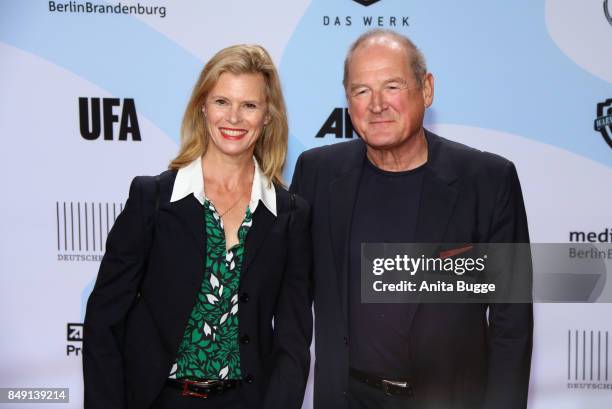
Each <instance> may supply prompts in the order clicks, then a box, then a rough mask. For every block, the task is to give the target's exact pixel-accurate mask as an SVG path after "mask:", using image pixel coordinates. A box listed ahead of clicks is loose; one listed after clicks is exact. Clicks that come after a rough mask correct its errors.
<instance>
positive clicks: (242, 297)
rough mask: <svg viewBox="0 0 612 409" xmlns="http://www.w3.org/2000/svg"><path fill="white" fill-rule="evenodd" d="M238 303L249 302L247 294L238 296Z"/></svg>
mask: <svg viewBox="0 0 612 409" xmlns="http://www.w3.org/2000/svg"><path fill="white" fill-rule="evenodd" d="M240 301H241V302H247V301H249V293H242V295H240Z"/></svg>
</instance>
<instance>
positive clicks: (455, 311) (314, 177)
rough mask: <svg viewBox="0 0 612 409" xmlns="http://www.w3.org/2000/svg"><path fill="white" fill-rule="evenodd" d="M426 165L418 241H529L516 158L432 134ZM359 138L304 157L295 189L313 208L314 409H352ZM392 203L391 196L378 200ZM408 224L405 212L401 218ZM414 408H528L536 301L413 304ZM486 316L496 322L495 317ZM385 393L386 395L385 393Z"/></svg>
mask: <svg viewBox="0 0 612 409" xmlns="http://www.w3.org/2000/svg"><path fill="white" fill-rule="evenodd" d="M425 134H426V138H427V143H428V163H427V166H426V167H425V169H424V172H425V173H424V179H423V188H422V190H421V199H420V204H419V210H418V215H417V225H416V233H415V238H416V240H415V242H421V243H527V242H529V233H528V229H527V218H526V215H525V209H524V205H523V198H522V194H521V188H520V184H519V180H518V176H517V174H516V170H515V168H514V165H513V164H512V163H511V162H509V161H508V160H506V159H504V158H502V157H500V156H497V155H493V154H490V153H486V152H481V151H478V150H476V149H472V148H469V147H467V146H465V145H461V144H459V143H456V142H452V141H449V140H446V139H444V138H441V137H439V136H437V135H435V134H433V133H431V132H428V131H426V132H425ZM365 152H366V147H365V144H364V143H363V141H362V140H361V139H357V140H354V141H349V142H345V143H339V144H335V145H331V146H324V147H320V148H315V149H312V150H309V151H306V152H304V153H302V155H300V157H299V158H298V161H297V164H296V169H295V173H294V175H293V182H292V184H291V190H292V191H294V192H296V193H298V194H300V195H301V196H302V197H304V198H305V199H306V200H307V201H308V202H309V204H310V206H311V211H312V224H311V233H312V237H313V257H314V260H315V261H314V280H315V290H314V295H315V298H314V308H315V317H316V318H315V325H316V328H315V347H316V350H315V352H316V353H315V356H316V362H315V387H314V407H315V409H327V408H329V409H342V408H346V407H347V399H346V394H347V391H348V377H349V374H348V370H349V362H350V359H349V348H348V344H349V343H350V342H351V340H349V339H348V334H349V330H348V319H347V318H348V317H347V274H348V257H349V249H348V243H350V236H349V235H350V227H351V219H352V211H353V204H354V202H355V200H356V195H357V191H358V186H359V180H360V175H361V171H362V168H363V161H364V160H365ZM380 200H393V198H391V197H389V198H384V197H382V198H380ZM398 217H401V215H398ZM411 307H412V309H411V310H410V313H409V314H408V316H407V318H406V321H405V325H406V326H407V327H408V328H410V343H409V345H406V348H407V350H408V352H409V354H410V356H411V363H412V365H411V367H410V368H407V372H408V373H411V378H412V382H411V383H412V387H413V391H414V397H413V398H412V399H411V401H412V404H408V403H407V405H409V406H407V407H410V408H413V407H414V408H419V409H423V408H436V409H438V408H444V409H454V408H469V409H475V408H478V409H481V408H487V409H504V408H507V409H520V408H525V407H526V405H527V390H528V385H529V372H530V362H531V347H532V332H533V315H532V305H531V304H491V305H484V304H412V305H411ZM487 309H488V320H487ZM381 393H382V392H381Z"/></svg>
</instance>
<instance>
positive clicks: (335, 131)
mask: <svg viewBox="0 0 612 409" xmlns="http://www.w3.org/2000/svg"><path fill="white" fill-rule="evenodd" d="M353 132H354V129H353V123H352V122H351V116H350V115H349V112H348V108H334V109H333V110H332V111H331V113H330V114H329V116H328V117H327V119H326V120H325V123H324V124H323V126H321V129H319V132H317V134H316V135H315V138H324V137H325V136H326V135H334V136H335V137H336V138H352V137H353Z"/></svg>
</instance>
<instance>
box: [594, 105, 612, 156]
mask: <svg viewBox="0 0 612 409" xmlns="http://www.w3.org/2000/svg"><path fill="white" fill-rule="evenodd" d="M594 127H595V130H596V131H597V132H599V133H601V136H603V138H604V140H605V141H606V142H607V143H608V146H610V148H612V99H606V100H605V102H600V103H599V104H597V118H595V124H594Z"/></svg>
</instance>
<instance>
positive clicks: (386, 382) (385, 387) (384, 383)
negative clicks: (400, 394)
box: [382, 379, 408, 396]
mask: <svg viewBox="0 0 612 409" xmlns="http://www.w3.org/2000/svg"><path fill="white" fill-rule="evenodd" d="M407 386H408V382H398V381H389V380H387V379H383V380H382V389H383V392H385V395H387V396H391V395H393V394H392V393H391V388H392V387H396V388H406V387H407Z"/></svg>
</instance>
